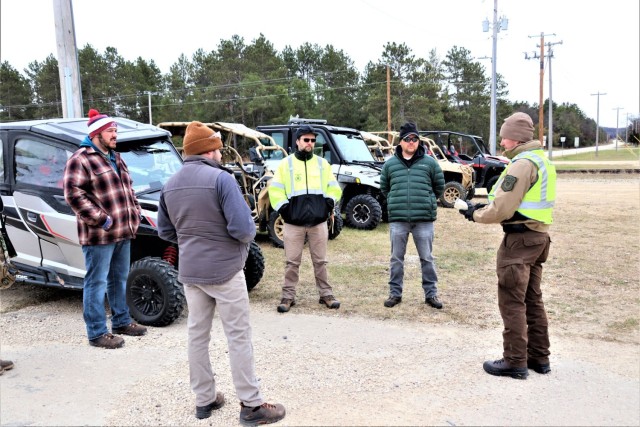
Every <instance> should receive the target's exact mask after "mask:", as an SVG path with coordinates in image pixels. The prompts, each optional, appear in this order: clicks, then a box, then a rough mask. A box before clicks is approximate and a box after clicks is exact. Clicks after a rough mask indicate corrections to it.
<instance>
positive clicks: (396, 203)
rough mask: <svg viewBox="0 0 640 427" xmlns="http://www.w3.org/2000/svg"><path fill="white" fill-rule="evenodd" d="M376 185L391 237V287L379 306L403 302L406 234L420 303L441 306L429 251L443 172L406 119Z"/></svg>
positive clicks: (390, 305) (442, 188) (412, 125)
mask: <svg viewBox="0 0 640 427" xmlns="http://www.w3.org/2000/svg"><path fill="white" fill-rule="evenodd" d="M380 190H381V191H382V193H383V194H384V195H385V197H386V198H387V210H388V217H389V232H390V238H391V261H390V268H389V288H390V290H389V298H388V299H387V300H386V301H385V302H384V306H385V307H393V306H395V305H397V304H399V303H400V302H401V301H402V287H403V280H404V255H405V253H406V251H407V241H408V240H409V234H411V235H413V242H414V243H415V245H416V249H417V250H418V255H419V256H420V266H421V268H422V289H424V296H425V304H429V305H430V306H431V307H434V308H437V309H441V308H442V302H441V301H440V299H439V298H438V288H437V284H438V275H437V273H436V267H435V263H434V261H433V256H432V255H431V251H432V248H433V234H434V224H433V223H434V221H435V220H436V216H437V209H438V198H439V197H440V196H441V195H442V193H443V192H444V174H443V173H442V169H441V168H440V165H439V164H438V162H437V161H436V160H435V159H434V158H433V157H431V156H429V155H427V154H426V150H425V148H424V146H423V145H422V144H420V138H419V134H418V129H417V127H416V125H415V124H414V123H405V124H404V125H402V127H401V128H400V144H399V145H398V146H397V147H396V152H395V154H394V156H393V157H391V158H390V159H389V160H387V161H386V163H385V164H384V167H383V168H382V174H381V176H380Z"/></svg>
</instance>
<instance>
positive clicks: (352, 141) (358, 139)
mask: <svg viewBox="0 0 640 427" xmlns="http://www.w3.org/2000/svg"><path fill="white" fill-rule="evenodd" d="M333 139H334V140H335V142H336V145H337V146H338V150H340V153H341V154H342V157H343V158H344V159H345V160H346V161H348V162H374V161H375V159H374V158H373V155H372V154H371V152H370V151H369V147H368V146H367V143H366V142H364V139H362V136H360V135H359V134H354V133H334V134H333Z"/></svg>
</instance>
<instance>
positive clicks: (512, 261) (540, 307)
mask: <svg viewBox="0 0 640 427" xmlns="http://www.w3.org/2000/svg"><path fill="white" fill-rule="evenodd" d="M550 245H551V239H550V238H549V234H547V233H538V232H535V231H526V232H524V233H506V234H505V235H504V238H503V239H502V244H501V245H500V249H498V257H497V269H496V272H497V274H498V304H499V306H500V314H501V315H502V322H503V323H504V331H503V333H502V337H503V346H504V351H503V356H504V358H505V360H506V361H507V362H509V364H511V365H512V366H514V367H526V366H527V359H528V360H532V361H534V362H537V363H549V354H550V352H549V330H548V329H549V328H548V323H547V313H546V311H545V309H544V303H543V302H542V291H541V289H540V282H541V281H542V264H543V263H544V262H545V261H546V260H547V256H548V255H549V247H550Z"/></svg>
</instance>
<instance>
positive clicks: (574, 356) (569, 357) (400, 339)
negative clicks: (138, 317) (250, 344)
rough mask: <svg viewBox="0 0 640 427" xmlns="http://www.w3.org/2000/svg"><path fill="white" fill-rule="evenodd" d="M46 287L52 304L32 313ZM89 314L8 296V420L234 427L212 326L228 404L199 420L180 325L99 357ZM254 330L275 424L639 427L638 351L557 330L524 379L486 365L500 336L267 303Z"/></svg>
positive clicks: (2, 294) (4, 409)
mask: <svg viewBox="0 0 640 427" xmlns="http://www.w3.org/2000/svg"><path fill="white" fill-rule="evenodd" d="M38 292H45V293H46V292H48V293H47V294H46V295H48V296H47V298H42V299H41V300H40V301H39V302H38V304H37V305H27V306H25V305H26V304H27V303H25V301H28V300H29V298H32V294H33V293H38ZM418 303H421V301H415V302H411V301H406V302H403V305H408V304H418ZM403 305H400V306H398V308H397V309H400V310H402V308H403ZM81 306H82V301H81V296H80V293H68V292H60V291H54V290H46V291H40V290H38V289H36V288H34V287H28V286H14V287H13V288H11V289H8V290H4V291H0V307H1V308H2V312H3V314H2V315H0V334H1V335H0V336H1V341H0V343H1V347H0V350H1V351H0V355H1V356H2V358H4V359H10V360H13V362H14V363H15V368H14V369H13V370H11V371H7V372H5V373H4V375H2V376H0V408H1V409H0V424H1V425H2V426H27V425H29V426H44V425H65V426H83V425H96V426H119V425H131V426H154V425H157V426H160V425H171V426H209V425H212V426H219V425H220V426H222V425H224V426H228V425H238V424H239V423H238V412H239V404H238V401H237V399H236V397H235V392H234V390H233V386H232V383H231V380H230V373H229V363H228V355H227V353H226V342H225V341H224V335H223V333H222V330H221V327H220V323H219V320H218V319H217V318H216V322H215V326H214V330H213V337H214V339H213V342H212V346H211V355H212V360H213V362H214V367H215V369H216V372H217V378H218V384H219V390H220V391H222V392H224V393H225V395H226V397H227V405H226V406H225V407H224V408H222V409H221V410H219V411H216V412H214V415H213V416H212V417H211V418H209V419H206V420H197V419H196V418H195V417H194V415H193V413H194V396H193V394H192V393H191V390H190V388H189V381H188V365H187V352H186V336H187V334H186V318H185V317H181V318H180V319H178V321H177V322H175V323H174V324H172V325H170V326H167V327H164V328H149V333H148V334H147V335H146V336H144V337H139V338H134V337H126V344H125V347H124V348H122V349H119V350H103V349H97V348H94V347H90V346H89V345H88V344H87V341H86V339H85V335H84V323H83V321H82V314H81V312H82V310H81ZM18 307H22V308H18ZM425 309H426V308H425ZM445 310H446V307H445ZM252 323H253V325H254V329H253V335H254V347H255V352H256V358H257V359H256V365H257V372H258V375H259V377H260V380H261V384H262V391H263V394H264V395H265V397H266V399H267V400H268V401H271V402H281V403H283V404H284V405H285V406H286V408H287V417H286V418H285V419H284V420H283V421H281V422H280V423H278V424H276V425H283V426H302V425H305V426H306V425H323V426H327V425H335V426H353V425H445V426H446V425H513V426H517V425H549V426H552V425H553V426H558V425H576V426H578V425H580V426H587V425H593V426H605V425H610V426H622V425H629V426H638V425H640V351H639V347H638V345H636V344H624V343H615V342H602V341H593V340H584V339H579V338H574V337H562V336H558V335H557V334H555V333H554V331H553V328H552V330H551V344H552V348H551V350H552V356H551V364H552V369H553V371H552V372H551V374H549V375H545V376H543V375H538V374H536V373H535V372H533V371H530V375H529V378H528V379H527V380H526V381H521V380H514V379H511V378H499V377H493V376H490V375H487V374H485V373H484V371H483V370H482V362H483V361H484V360H486V359H493V358H498V357H499V356H500V354H501V346H502V342H501V331H499V330H494V329H474V328H470V327H465V326H459V325H455V324H451V325H445V326H442V325H437V326H435V325H426V324H418V323H403V322H389V321H373V320H367V319H361V318H352V317H350V318H343V317H340V316H339V312H335V311H333V310H332V311H331V312H329V311H327V312H326V314H324V315H321V316H314V315H304V314H298V313H296V312H295V309H294V310H292V311H291V312H290V313H288V314H286V315H282V314H279V313H277V312H276V311H275V309H273V308H272V307H269V308H267V307H252ZM552 326H553V325H552Z"/></svg>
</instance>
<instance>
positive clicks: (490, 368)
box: [482, 358, 529, 380]
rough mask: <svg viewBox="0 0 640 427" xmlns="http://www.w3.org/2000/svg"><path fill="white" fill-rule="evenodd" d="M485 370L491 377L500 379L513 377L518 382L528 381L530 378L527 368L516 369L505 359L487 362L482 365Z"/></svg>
mask: <svg viewBox="0 0 640 427" xmlns="http://www.w3.org/2000/svg"><path fill="white" fill-rule="evenodd" d="M482 367H483V368H484V370H485V371H486V372H487V373H488V374H491V375H496V376H498V377H511V378H515V379H518V380H526V379H527V377H528V376H529V371H528V370H527V368H514V367H512V366H511V365H510V364H509V362H507V361H506V360H504V358H503V359H499V360H494V361H493V362H491V361H489V360H488V361H486V362H484V364H483V365H482Z"/></svg>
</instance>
